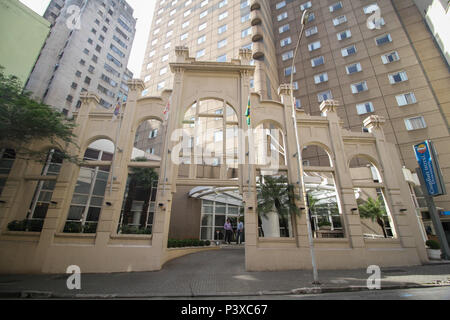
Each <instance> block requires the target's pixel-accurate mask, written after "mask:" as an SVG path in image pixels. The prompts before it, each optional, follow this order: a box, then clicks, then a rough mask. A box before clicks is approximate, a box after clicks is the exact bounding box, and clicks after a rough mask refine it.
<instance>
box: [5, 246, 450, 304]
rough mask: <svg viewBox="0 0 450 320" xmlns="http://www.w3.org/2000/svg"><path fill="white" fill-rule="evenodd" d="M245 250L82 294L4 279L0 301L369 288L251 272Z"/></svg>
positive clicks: (401, 276) (52, 280)
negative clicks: (28, 298)
mask: <svg viewBox="0 0 450 320" xmlns="http://www.w3.org/2000/svg"><path fill="white" fill-rule="evenodd" d="M244 259H245V254H244V249H243V247H242V246H239V247H237V246H225V247H222V249H221V250H213V251H206V252H201V253H197V254H191V255H188V256H184V257H181V258H178V259H175V260H172V261H169V262H168V263H167V264H166V265H165V266H164V268H163V269H162V270H161V271H156V272H139V273H113V274H82V275H81V290H68V289H67V286H66V280H67V278H68V275H65V274H64V275H0V298H11V297H31V298H50V297H53V298H74V297H79V298H120V297H124V298H127V297H132V298H133V297H134V298H144V297H168V298H170V297H205V296H211V297H217V296H223V297H227V296H249V295H275V294H294V293H296V294H299V293H300V294H301V293H323V292H339V291H356V290H364V289H366V282H367V278H368V277H369V274H367V272H366V270H335V271H330V270H322V271H321V270H319V278H320V282H321V285H320V286H313V285H312V284H311V283H312V272H311V271H308V270H306V271H277V272H247V271H245V265H244ZM440 285H450V264H449V263H444V262H442V263H435V264H430V265H425V266H417V267H397V268H384V269H382V282H381V286H382V289H388V288H411V287H421V286H440Z"/></svg>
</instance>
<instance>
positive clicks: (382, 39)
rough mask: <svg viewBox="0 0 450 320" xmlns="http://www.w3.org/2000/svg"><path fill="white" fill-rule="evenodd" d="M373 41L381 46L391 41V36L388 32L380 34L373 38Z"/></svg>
mask: <svg viewBox="0 0 450 320" xmlns="http://www.w3.org/2000/svg"><path fill="white" fill-rule="evenodd" d="M375 42H376V43H377V46H381V45H383V44H386V43H389V42H392V37H391V35H390V34H385V35H382V36H381V37H377V38H375Z"/></svg>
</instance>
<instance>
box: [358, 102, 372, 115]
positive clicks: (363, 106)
mask: <svg viewBox="0 0 450 320" xmlns="http://www.w3.org/2000/svg"><path fill="white" fill-rule="evenodd" d="M374 111H375V109H374V107H373V103H372V102H365V103H360V104H357V105H356V112H357V113H358V114H359V115H362V114H366V113H371V112H374Z"/></svg>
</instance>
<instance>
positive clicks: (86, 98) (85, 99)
mask: <svg viewBox="0 0 450 320" xmlns="http://www.w3.org/2000/svg"><path fill="white" fill-rule="evenodd" d="M80 100H81V102H82V103H83V104H89V103H90V102H94V103H95V104H99V103H100V97H99V96H98V95H97V94H96V93H95V92H82V93H80Z"/></svg>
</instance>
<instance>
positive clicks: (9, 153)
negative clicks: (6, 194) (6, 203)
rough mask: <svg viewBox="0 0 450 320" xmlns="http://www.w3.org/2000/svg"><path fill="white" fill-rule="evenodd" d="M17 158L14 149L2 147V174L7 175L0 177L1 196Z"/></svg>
mask: <svg viewBox="0 0 450 320" xmlns="http://www.w3.org/2000/svg"><path fill="white" fill-rule="evenodd" d="M15 159H16V152H15V151H14V150H13V149H0V174H1V175H5V176H6V177H4V178H0V196H1V195H2V192H3V188H4V187H5V185H6V182H7V181H8V178H7V176H8V175H9V173H10V172H11V168H12V166H13V164H14V160H15Z"/></svg>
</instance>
